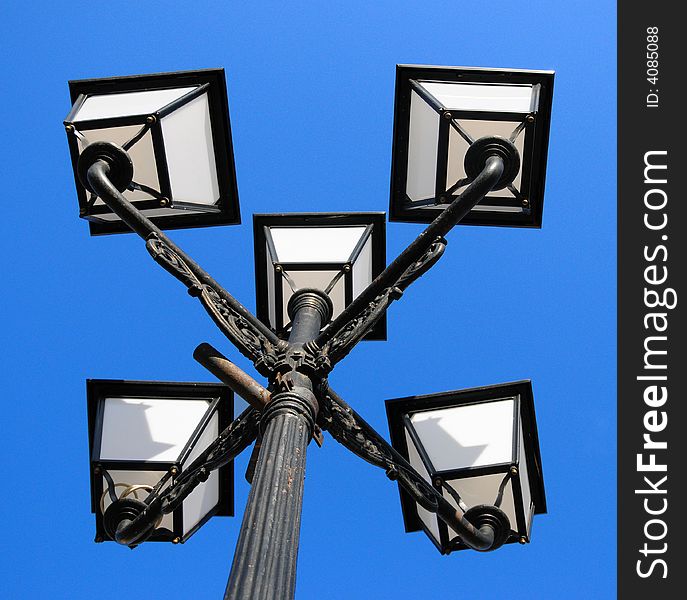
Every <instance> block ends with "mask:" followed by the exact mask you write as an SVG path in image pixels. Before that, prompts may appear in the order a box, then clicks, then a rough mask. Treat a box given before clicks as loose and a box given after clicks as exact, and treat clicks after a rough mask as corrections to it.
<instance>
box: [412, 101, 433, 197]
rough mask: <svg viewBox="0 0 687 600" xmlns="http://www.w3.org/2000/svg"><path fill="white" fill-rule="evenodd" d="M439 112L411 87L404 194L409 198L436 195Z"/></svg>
mask: <svg viewBox="0 0 687 600" xmlns="http://www.w3.org/2000/svg"><path fill="white" fill-rule="evenodd" d="M440 118H441V117H440V115H439V113H438V112H437V111H435V110H434V109H433V108H432V107H431V106H430V105H429V104H427V102H425V100H423V99H422V98H421V97H420V95H419V94H418V93H417V92H415V91H414V90H413V91H412V92H411V96H410V132H409V135H408V173H407V179H406V194H407V195H408V197H409V198H410V199H411V200H424V199H426V198H434V196H435V195H436V175H437V152H438V146H439V120H440Z"/></svg>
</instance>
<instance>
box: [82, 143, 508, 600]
mask: <svg viewBox="0 0 687 600" xmlns="http://www.w3.org/2000/svg"><path fill="white" fill-rule="evenodd" d="M483 158H484V169H483V170H482V172H481V173H479V175H478V176H477V177H475V179H474V181H473V182H472V183H471V184H470V185H469V186H468V187H467V188H466V189H465V191H464V192H463V193H462V194H461V196H459V197H458V198H457V199H455V200H454V201H453V202H452V203H451V204H450V205H449V206H448V207H447V208H446V209H445V210H444V211H443V212H442V213H441V214H440V215H439V216H438V217H437V218H436V219H435V220H434V221H433V222H432V223H431V224H430V225H429V226H428V227H427V228H426V229H425V231H424V232H423V233H422V234H420V236H419V237H418V238H417V239H416V240H415V241H414V242H413V243H411V244H410V246H409V247H408V248H407V249H406V250H405V251H404V252H403V253H401V255H400V256H399V257H398V258H397V259H396V260H395V261H393V262H392V263H391V264H390V265H389V266H388V267H387V268H386V269H385V270H384V271H383V272H382V273H381V274H380V275H379V276H378V277H377V278H376V279H375V280H374V281H373V282H372V284H371V285H370V286H369V287H368V288H367V289H366V290H365V291H364V292H363V293H362V294H361V295H360V296H358V298H357V299H355V300H354V301H353V302H352V303H351V304H349V305H348V307H347V308H346V309H345V310H344V311H343V313H342V314H341V315H340V316H339V317H337V319H335V320H334V322H333V323H331V324H330V325H329V327H328V328H327V329H325V332H324V333H321V328H322V326H323V325H324V324H326V323H327V322H328V321H329V319H330V318H331V314H332V306H331V300H330V299H329V297H328V296H327V295H326V294H323V293H322V292H320V291H318V290H299V291H298V292H297V293H296V294H294V296H293V297H292V298H291V301H290V302H289V316H290V318H291V319H292V321H293V325H292V328H291V332H290V336H289V340H288V342H284V341H281V340H280V339H279V338H278V337H277V336H276V334H275V333H274V332H273V331H272V330H270V329H269V328H268V327H267V326H265V325H264V324H262V323H261V322H260V321H258V320H257V319H256V318H255V317H254V316H253V315H252V314H251V313H249V312H248V311H247V310H246V309H245V308H244V307H243V306H242V305H241V304H240V303H238V301H236V300H235V299H234V298H233V297H232V296H231V295H230V294H228V293H227V292H226V291H225V290H224V289H222V288H221V287H220V286H219V285H218V284H217V283H216V282H215V281H214V279H212V278H211V277H210V276H209V275H208V274H207V273H206V272H205V271H204V270H203V269H202V268H201V267H200V266H199V265H197V264H196V263H195V262H194V261H193V260H192V259H191V258H190V257H188V256H187V255H186V254H185V253H184V252H183V251H182V250H181V249H180V248H178V247H177V246H176V245H174V244H173V243H172V242H171V241H170V240H169V239H168V238H167V237H166V235H165V234H164V233H163V232H162V231H161V230H160V229H159V228H158V227H156V226H155V225H154V224H153V223H152V222H151V221H150V220H149V219H147V218H146V217H145V216H143V215H142V214H141V213H140V212H139V210H138V209H137V208H136V207H134V206H133V205H132V204H131V203H130V202H128V201H127V199H126V198H124V197H123V196H122V194H121V193H120V192H119V191H118V190H117V188H116V187H115V186H114V185H113V184H112V183H111V181H110V178H109V174H110V169H111V168H113V166H111V164H110V163H108V162H107V160H101V159H98V157H97V156H96V157H95V159H94V157H90V160H91V161H92V164H90V165H88V166H87V168H85V169H83V172H85V173H86V179H87V183H88V185H89V186H90V187H91V188H92V189H93V190H94V192H95V193H96V194H97V195H98V196H99V197H100V198H102V199H103V201H104V202H105V203H106V204H107V205H108V206H109V207H110V208H111V209H112V211H113V212H115V213H116V214H117V215H118V216H119V217H120V218H121V219H122V220H123V221H124V222H125V223H127V225H128V226H129V227H131V229H132V230H133V231H135V232H136V233H138V234H139V235H140V236H141V237H142V238H144V239H145V240H146V246H147V249H148V251H149V252H150V254H151V255H152V256H153V258H154V259H155V260H156V262H158V263H159V264H160V265H161V266H162V267H163V268H165V269H166V270H167V271H168V272H170V273H171V274H172V275H174V276H175V277H176V278H177V279H179V280H180V281H181V282H182V283H184V285H186V286H187V287H188V290H189V293H190V294H191V295H193V296H197V297H199V298H200V300H201V302H202V303H203V306H204V307H205V308H206V310H207V311H208V313H209V314H210V316H211V317H212V319H213V320H214V321H215V323H216V324H217V325H218V327H219V328H220V329H221V330H222V332H223V333H224V334H225V335H226V336H227V337H228V338H229V340H230V341H231V342H232V343H233V344H234V345H235V346H237V348H239V350H240V351H241V352H242V353H243V354H245V355H246V356H248V357H249V358H250V359H251V360H252V361H253V362H254V364H255V366H256V368H257V370H258V371H259V372H260V373H262V374H263V375H266V376H268V377H269V378H270V393H271V396H270V401H269V403H268V404H267V406H266V407H265V408H264V410H263V411H262V414H261V415H259V413H258V411H256V410H254V409H249V410H247V411H245V412H244V413H243V414H242V415H241V416H240V417H239V418H238V419H237V420H236V421H234V422H233V423H232V424H231V425H230V426H229V427H228V428H227V430H225V431H224V432H223V433H222V434H221V435H220V437H219V438H218V439H217V440H216V441H215V442H214V443H213V444H212V445H211V446H210V447H209V448H208V449H207V450H206V451H205V452H204V453H203V454H202V455H201V456H200V457H198V459H196V460H195V461H194V462H193V464H192V465H190V467H189V468H188V469H187V470H186V471H185V472H183V473H182V474H181V475H180V477H179V478H178V480H177V481H176V482H175V484H174V485H173V486H172V487H171V488H168V489H167V490H165V491H164V492H162V493H161V492H160V490H159V489H156V490H154V491H153V493H151V494H150V496H149V498H147V499H146V502H145V504H146V508H142V507H140V506H138V505H137V506H133V504H132V503H130V506H127V510H126V511H123V513H125V517H126V518H125V519H123V520H124V521H128V522H121V523H114V525H110V527H111V528H112V527H114V529H113V531H114V532H115V533H116V537H117V538H118V539H119V540H121V541H123V542H125V543H127V542H128V543H131V544H136V543H140V542H141V541H143V539H145V537H146V535H148V534H149V533H150V531H151V528H150V523H153V522H154V521H155V520H156V519H157V518H159V516H160V515H161V514H166V513H169V512H171V511H173V510H174V509H175V508H176V507H178V506H179V505H180V504H181V502H182V501H183V499H184V498H185V497H187V496H188V494H189V493H191V491H192V490H193V489H194V488H195V487H196V486H197V485H198V484H199V483H201V482H202V481H205V480H206V479H207V477H208V476H209V474H210V472H211V471H212V470H214V469H216V468H219V467H221V466H222V465H224V464H227V462H229V461H230V460H231V459H232V458H233V457H234V456H235V455H236V454H238V452H240V451H242V450H243V449H244V448H245V447H246V446H247V445H248V444H249V443H250V442H251V441H252V440H253V439H255V435H256V429H257V425H258V416H259V420H260V423H259V424H260V430H261V431H262V441H261V448H260V452H259V457H258V460H257V465H256V468H255V473H254V476H253V480H252V488H251V492H250V495H249V499H248V504H247V507H246V511H245V514H244V519H243V524H242V528H241V533H240V537H239V540H238V543H237V548H236V552H235V555H234V562H233V565H232V571H231V575H230V578H229V582H228V584H227V589H226V593H225V598H231V599H251V600H267V599H273V598H278V599H280V600H282V599H285V600H288V599H290V598H293V595H294V590H295V577H296V562H297V554H298V541H299V532H300V518H301V507H302V497H303V480H304V475H305V457H306V450H307V446H308V443H309V442H310V439H311V438H312V437H313V433H314V432H315V430H316V427H317V426H316V422H317V421H318V413H319V410H320V404H319V403H324V406H323V414H322V415H321V417H320V420H321V421H322V423H323V424H324V425H325V426H326V427H327V428H328V429H329V431H330V433H332V435H333V436H334V437H335V438H336V439H337V440H338V441H340V442H341V443H342V444H344V445H345V446H346V447H347V448H349V450H351V451H352V452H354V453H355V454H357V455H358V456H360V457H362V458H364V459H365V460H367V461H368V462H370V463H372V464H374V465H376V466H380V467H382V468H384V469H385V470H386V472H387V475H388V476H389V477H390V478H391V479H395V480H398V481H399V483H400V484H401V485H402V486H403V487H404V489H405V490H406V491H407V492H408V493H409V494H411V496H412V497H413V498H414V499H415V500H416V501H417V502H418V503H420V504H421V505H422V506H424V507H425V508H427V509H428V510H431V511H433V512H436V513H437V514H438V516H439V517H440V518H441V519H442V520H443V521H444V522H446V523H447V524H449V525H450V526H451V527H452V528H453V529H454V530H455V531H457V532H459V534H460V538H461V541H462V542H463V543H465V544H467V545H469V546H470V547H472V548H475V549H477V550H481V551H485V550H492V549H495V548H496V547H498V545H500V543H501V541H500V540H501V538H502V537H503V536H502V534H501V533H500V532H499V531H498V519H497V518H492V517H489V518H487V517H484V518H483V519H482V521H481V522H479V523H478V525H477V526H475V524H473V523H472V522H471V521H470V520H469V519H468V518H466V516H465V512H464V511H463V510H462V509H461V508H458V509H456V508H455V507H454V506H452V505H451V504H450V503H449V502H448V501H447V500H446V499H445V498H444V497H443V496H442V495H441V493H439V492H438V491H437V490H435V489H434V488H433V487H432V486H431V485H430V484H428V483H427V482H426V481H424V479H423V478H422V476H421V475H420V474H419V473H417V472H416V471H415V470H414V469H413V468H412V466H410V464H409V463H408V462H407V461H406V460H405V459H404V458H403V457H402V456H401V455H400V454H398V452H396V451H395V450H394V449H393V448H392V447H391V446H390V445H389V444H388V443H387V442H386V441H385V440H384V439H383V438H382V437H381V436H379V434H377V433H376V432H375V431H374V430H373V429H372V428H371V427H370V426H369V425H367V424H366V423H365V422H364V421H363V420H362V419H361V418H360V417H359V416H358V415H357V414H356V413H354V412H353V411H352V409H350V407H348V405H346V404H345V403H344V402H343V400H341V399H340V398H339V397H338V396H336V394H335V393H334V392H333V391H332V390H331V389H330V388H329V387H328V385H327V384H326V381H324V380H323V378H324V377H325V376H326V374H327V373H328V372H329V371H330V370H331V368H332V366H333V364H334V363H336V362H337V361H339V360H341V358H343V357H344V356H345V355H346V354H347V353H348V352H349V351H350V350H351V349H352V348H353V347H354V346H355V344H357V343H358V341H360V340H361V339H362V338H363V337H364V336H365V334H366V333H367V332H369V331H370V329H371V328H372V327H373V326H374V325H375V323H377V322H378V321H379V320H380V319H381V317H382V316H383V315H384V314H385V312H386V309H387V308H388V306H389V304H390V303H391V302H393V301H394V300H396V299H397V298H399V297H400V296H401V295H402V293H403V290H404V289H405V288H406V287H407V286H408V285H410V283H412V282H413V281H415V280H416V279H417V278H418V277H420V276H421V275H422V274H423V273H425V272H426V271H427V270H428V269H429V268H430V267H431V266H432V265H433V264H434V263H435V262H436V261H437V260H438V259H439V258H440V257H441V255H442V253H443V251H444V248H445V245H446V241H445V240H444V239H443V236H444V235H445V234H446V233H447V232H448V231H449V230H450V229H451V228H452V227H453V226H454V225H455V224H456V223H457V222H458V221H460V219H461V218H463V217H464V216H465V215H466V214H467V213H468V212H469V211H470V210H471V209H472V207H474V205H475V204H477V203H478V202H479V201H480V200H481V199H482V198H484V196H485V195H486V194H487V193H488V192H489V190H491V189H492V188H493V186H494V185H496V184H497V183H498V182H499V180H500V179H501V176H502V174H503V172H504V160H503V158H502V157H501V156H495V155H494V153H493V152H488V153H487V154H486V155H485V156H484V157H483ZM215 358H216V357H215ZM220 362H221V361H220ZM225 366H226V365H225ZM225 366H222V364H220V363H218V362H217V361H216V360H215V361H213V368H216V369H219V371H224V370H225ZM323 381H324V383H323ZM139 509H140V511H141V512H140V513H138V514H136V512H137V510H139ZM115 520H116V519H115Z"/></svg>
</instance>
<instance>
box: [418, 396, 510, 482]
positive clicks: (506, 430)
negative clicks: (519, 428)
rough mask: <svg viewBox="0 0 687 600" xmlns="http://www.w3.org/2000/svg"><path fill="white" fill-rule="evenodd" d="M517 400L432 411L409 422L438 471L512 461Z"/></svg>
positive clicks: (419, 414)
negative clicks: (514, 414) (515, 403)
mask: <svg viewBox="0 0 687 600" xmlns="http://www.w3.org/2000/svg"><path fill="white" fill-rule="evenodd" d="M513 408H514V400H513V399H512V398H510V399H507V400H498V401H496V402H483V403H480V404H469V405H465V406H455V407H452V408H443V409H439V410H430V411H425V412H420V413H415V414H413V415H411V417H410V421H411V423H412V424H413V427H414V428H415V431H416V432H417V435H418V437H419V438H420V441H421V443H422V444H423V446H424V448H425V452H426V453H427V456H428V457H429V459H430V461H431V462H432V464H433V465H434V468H435V469H436V470H437V471H448V470H452V469H464V468H467V467H481V466H485V465H494V464H500V463H504V462H511V461H512V460H513Z"/></svg>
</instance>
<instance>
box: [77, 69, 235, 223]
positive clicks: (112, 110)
mask: <svg viewBox="0 0 687 600" xmlns="http://www.w3.org/2000/svg"><path fill="white" fill-rule="evenodd" d="M69 91H70V94H71V101H72V109H71V111H70V112H69V114H68V115H67V118H66V119H65V121H64V124H65V127H66V130H67V139H68V141H69V150H70V153H71V159H72V166H73V168H74V177H75V181H76V189H77V195H78V199H79V215H80V216H81V217H83V218H84V219H87V220H88V221H89V222H90V230H91V235H98V234H105V233H124V232H128V231H130V229H129V227H128V225H126V223H124V222H123V221H122V220H121V219H120V218H119V217H118V216H117V215H115V214H114V213H113V212H112V211H111V210H110V209H109V208H108V207H107V205H106V204H105V203H104V202H103V201H102V200H101V199H100V198H97V197H96V196H94V195H93V194H91V193H90V192H88V191H87V190H86V189H85V188H84V186H83V185H82V184H81V182H80V181H79V177H78V174H77V162H78V160H79V156H80V155H81V153H82V152H83V150H84V148H85V147H86V146H88V145H89V144H91V143H93V142H110V143H113V144H116V145H117V146H120V147H122V148H123V149H124V150H126V151H127V152H128V153H129V156H130V157H131V160H132V162H133V166H134V178H133V181H132V183H131V185H130V186H129V189H127V190H125V191H124V192H123V193H124V196H125V198H127V199H128V200H129V201H131V202H132V203H133V204H134V206H136V207H137V208H138V209H139V210H141V211H142V212H143V214H144V215H145V216H147V217H148V218H150V219H151V220H152V221H153V222H154V223H155V224H156V225H157V226H158V227H160V228H161V229H180V228H188V227H202V226H209V225H228V224H235V223H240V222H241V216H240V213H239V204H238V190H237V187H236V172H235V169H234V154H233V150H232V144H231V130H230V125H229V105H228V102H227V88H226V81H225V77H224V69H207V70H201V71H180V72H177V73H161V74H157V75H135V76H131V77H113V78H106V79H82V80H78V81H70V82H69Z"/></svg>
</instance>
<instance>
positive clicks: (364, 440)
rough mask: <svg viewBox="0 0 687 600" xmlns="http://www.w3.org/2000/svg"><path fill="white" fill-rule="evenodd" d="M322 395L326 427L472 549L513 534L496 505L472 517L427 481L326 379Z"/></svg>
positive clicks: (497, 543) (496, 544)
mask: <svg viewBox="0 0 687 600" xmlns="http://www.w3.org/2000/svg"><path fill="white" fill-rule="evenodd" d="M320 399H321V402H322V404H323V407H322V408H321V415H322V416H323V419H324V423H323V428H325V429H326V430H327V431H329V433H330V434H331V435H332V437H333V438H334V439H335V440H336V441H337V442H339V443H340V444H342V445H343V446H345V447H346V448H348V449H349V450H350V451H351V452H353V453H354V454H356V455H357V456H359V457H360V458H362V459H364V460H366V461H367V462H369V463H370V464H373V465H374V466H376V467H380V468H382V469H384V470H385V471H386V474H387V477H389V479H391V480H397V481H398V483H399V484H400V485H401V486H403V488H404V489H405V490H406V491H407V492H408V493H409V494H410V495H411V496H412V497H413V499H414V500H415V501H416V502H417V503H418V504H420V505H421V506H422V507H423V508H425V509H426V510H428V511H430V512H433V513H436V515H437V516H438V517H439V518H440V519H441V520H442V521H444V523H446V524H447V525H448V526H449V527H450V528H451V529H453V530H454V531H455V532H456V533H457V534H458V536H459V538H460V540H461V541H462V542H463V543H464V544H466V545H467V546H469V547H470V548H472V549H473V550H479V551H481V552H487V551H490V550H496V549H497V548H499V547H500V546H502V545H503V544H504V543H505V541H506V540H507V539H508V536H509V534H510V526H509V524H508V519H507V517H505V515H503V516H501V515H499V514H498V513H500V512H501V511H500V510H499V509H497V508H495V507H494V510H491V511H489V514H478V513H477V512H474V513H473V512H472V511H470V514H469V515H468V517H470V518H467V517H466V514H467V511H464V510H463V509H462V508H456V507H455V506H453V505H452V504H451V503H450V502H449V501H448V500H446V499H445V498H444V497H443V496H442V495H441V494H440V493H439V492H438V491H437V490H435V489H434V488H433V487H432V486H431V485H430V484H429V483H428V482H427V481H425V479H424V478H423V477H422V475H420V474H419V473H418V472H417V471H416V470H415V469H414V468H413V467H412V466H411V464H410V463H409V462H408V461H407V460H406V459H405V458H403V456H401V455H400V454H399V453H398V452H397V451H396V450H395V449H394V448H393V447H392V446H390V445H389V443H388V442H387V441H386V440H385V439H384V438H383V437H382V436H380V435H379V434H378V433H377V432H376V431H375V430H374V429H373V428H372V427H371V426H370V425H368V424H367V423H366V422H365V420H364V419H363V418H362V417H361V416H360V415H358V414H357V413H356V412H355V411H354V410H353V409H352V408H351V407H350V406H349V405H348V404H346V402H345V401H344V400H343V399H342V398H341V397H340V396H339V395H338V394H337V393H336V392H334V391H333V390H332V389H331V388H330V387H329V384H328V383H327V382H326V381H325V382H324V383H323V385H322V387H321V389H320ZM490 508H491V507H490ZM504 518H505V521H504V520H503V519H504ZM470 519H472V520H474V521H475V522H474V523H473V522H472V521H471V520H470Z"/></svg>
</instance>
